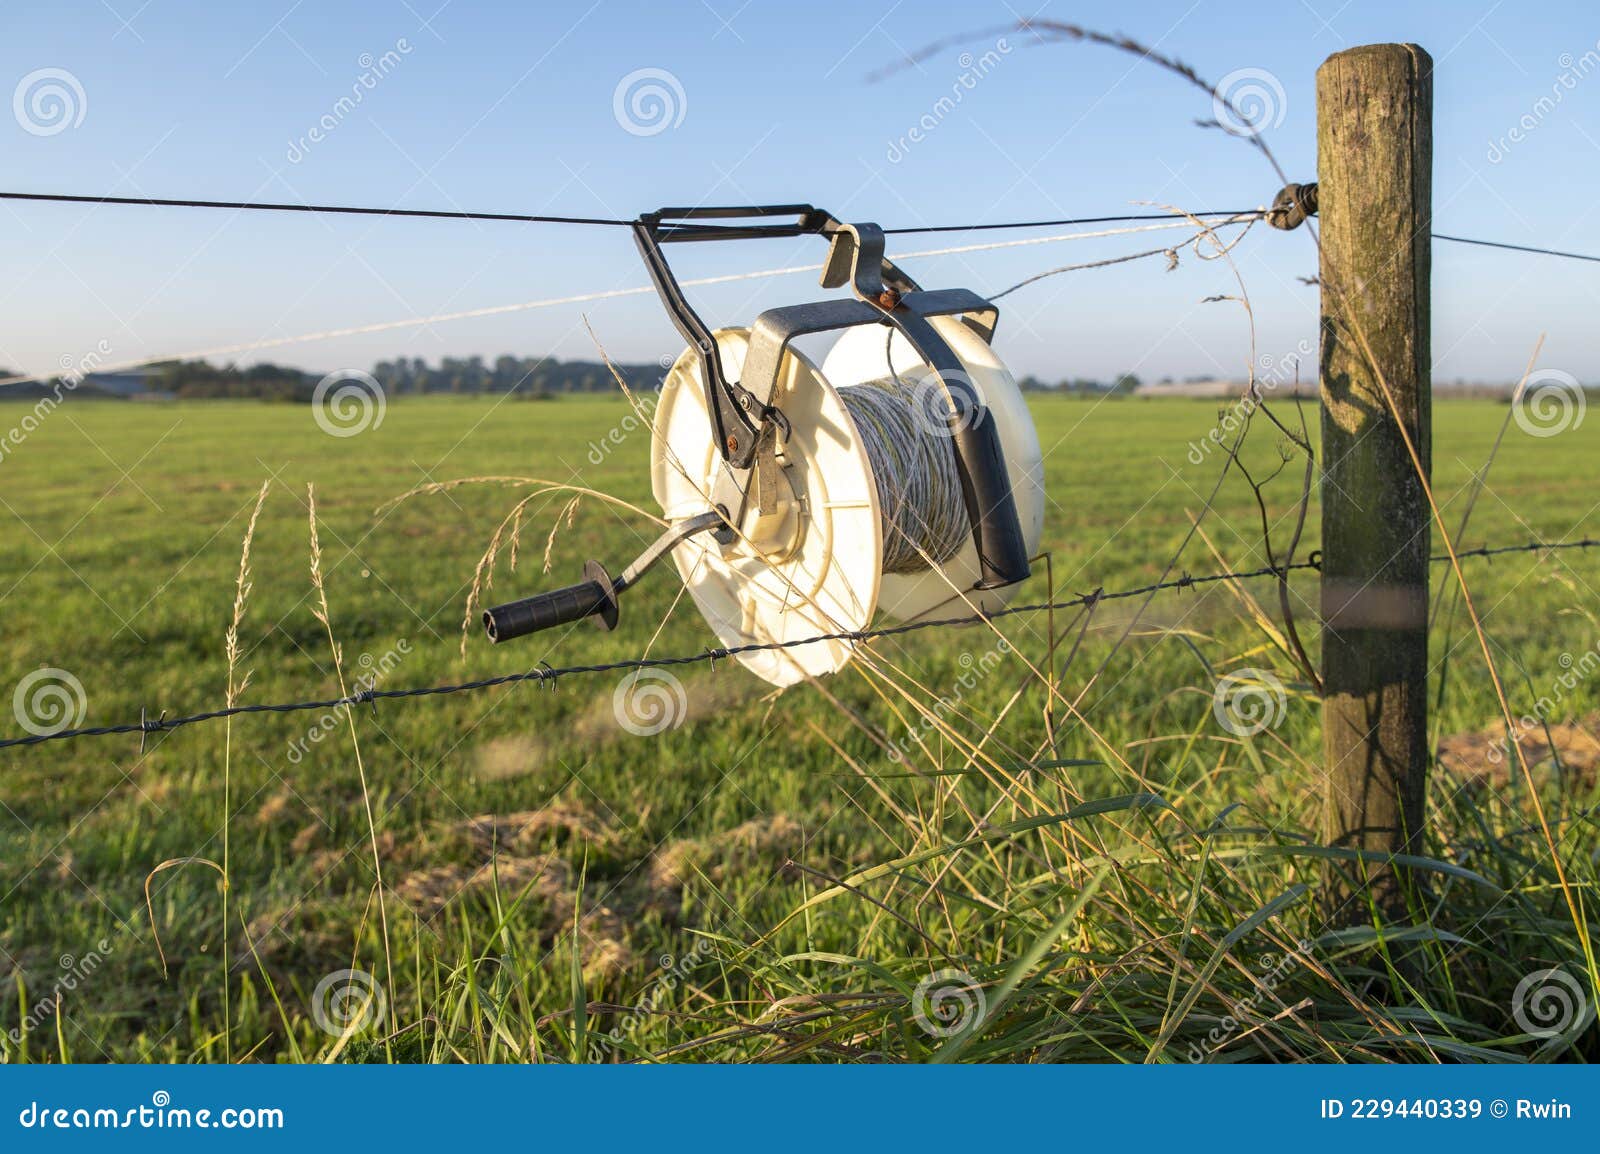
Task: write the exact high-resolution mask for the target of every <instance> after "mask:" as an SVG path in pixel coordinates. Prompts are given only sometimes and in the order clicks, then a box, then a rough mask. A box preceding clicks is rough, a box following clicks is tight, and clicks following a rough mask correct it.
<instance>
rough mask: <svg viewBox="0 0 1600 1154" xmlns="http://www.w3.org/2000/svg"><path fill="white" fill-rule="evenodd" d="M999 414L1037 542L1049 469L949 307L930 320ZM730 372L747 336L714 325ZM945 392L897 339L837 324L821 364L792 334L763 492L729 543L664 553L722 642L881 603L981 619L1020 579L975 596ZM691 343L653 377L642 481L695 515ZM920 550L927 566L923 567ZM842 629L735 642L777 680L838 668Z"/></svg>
mask: <svg viewBox="0 0 1600 1154" xmlns="http://www.w3.org/2000/svg"><path fill="white" fill-rule="evenodd" d="M931 323H932V324H933V325H934V327H935V328H936V329H937V330H938V331H939V334H940V336H941V337H943V338H944V340H945V341H946V342H947V343H948V345H949V347H950V348H951V350H952V351H953V352H954V353H955V355H956V357H957V359H958V360H959V361H960V363H961V367H962V370H963V373H964V374H965V375H966V377H967V378H968V381H969V382H970V384H971V386H972V388H973V390H974V391H975V392H976V393H977V395H978V396H979V398H980V399H981V400H982V401H983V403H984V405H985V410H986V411H985V416H984V419H986V420H993V421H995V422H996V428H997V432H998V435H999V438H1000V441H1001V445H1002V447H1003V450H1004V454H1005V460H1006V466H1007V469H1008V470H1009V474H1010V485H1011V489H1012V492H1013V495H1014V498H1015V501H1016V507H1017V513H1018V518H1019V521H1020V524H1021V529H1022V535H1023V539H1024V543H1025V544H1026V546H1027V548H1028V549H1029V550H1030V552H1036V551H1037V550H1038V546H1039V540H1040V538H1041V536H1042V533H1043V523H1044V466H1043V460H1042V455H1041V453H1040V451H1039V440H1038V436H1037V434H1036V433H1035V431H1034V427H1033V421H1032V418H1031V415H1030V414H1029V412H1028V409H1027V405H1026V403H1025V402H1024V401H1023V399H1022V395H1021V393H1020V391H1019V390H1018V389H1017V386H1016V383H1015V381H1014V380H1013V379H1012V377H1011V374H1010V372H1009V371H1008V370H1007V369H1006V367H1005V365H1004V364H1003V363H1002V362H1001V361H1000V359H999V358H998V357H997V356H996V355H995V353H994V351H993V350H992V349H991V348H990V347H989V344H988V342H987V341H986V340H985V339H984V338H983V337H982V336H980V335H978V334H977V333H976V332H975V331H974V330H973V329H972V328H970V327H969V326H967V325H966V324H964V323H963V322H962V321H961V320H960V319H958V318H956V317H935V318H933V319H932V322H931ZM713 339H714V341H715V343H716V346H717V352H718V355H719V356H720V357H721V359H722V364H723V366H724V368H725V371H726V372H727V373H728V374H729V376H730V377H732V378H733V379H738V378H739V375H740V374H741V372H742V371H743V366H744V361H745V356H746V354H747V352H748V350H749V341H750V336H749V330H746V329H723V330H721V331H719V332H716V333H715V334H713ZM944 403H945V402H944V400H943V391H942V386H940V385H939V383H938V380H937V378H936V377H934V375H933V374H932V370H931V369H929V368H928V367H927V366H926V365H925V364H923V363H922V361H921V359H920V357H918V355H917V354H916V353H915V350H913V349H912V348H911V347H910V345H909V343H908V342H906V341H905V340H904V339H903V338H901V337H900V336H899V335H898V334H896V335H894V336H892V337H890V339H889V340H888V341H885V339H884V329H883V327H881V326H877V325H862V326H857V327H854V328H850V329H845V330H844V331H842V332H841V333H840V335H839V337H838V339H837V341H836V342H835V343H834V345H833V347H832V349H831V350H830V351H829V352H828V354H827V356H826V358H825V359H824V364H823V367H821V368H819V367H818V366H817V365H816V364H815V363H814V362H813V361H812V360H811V359H810V358H809V357H807V356H806V355H805V354H804V353H802V352H800V351H799V350H798V349H796V348H794V347H793V346H792V345H791V346H790V347H789V348H788V349H787V350H786V351H785V352H784V355H783V359H782V362H781V366H780V370H779V373H778V380H777V383H776V386H775V389H774V392H773V396H772V404H773V406H774V407H775V408H777V409H779V410H781V411H782V412H783V413H784V414H785V416H786V417H787V419H788V421H789V424H790V430H789V433H788V435H787V436H786V437H783V438H780V439H778V440H777V442H776V443H775V444H774V445H773V447H772V452H771V454H770V455H769V456H767V457H765V458H764V459H762V460H758V462H757V466H756V475H757V482H756V483H755V484H754V485H753V486H752V491H753V492H754V491H759V492H760V493H761V494H762V496H761V499H759V500H752V501H751V503H750V507H749V508H748V509H747V510H746V513H745V515H744V517H743V518H742V520H741V523H740V524H739V526H738V539H737V540H736V541H734V542H732V543H730V544H726V545H722V544H718V543H717V542H716V541H714V540H713V539H712V538H711V537H710V535H705V534H703V535H699V536H695V537H691V538H689V539H688V540H685V541H683V542H681V543H679V544H678V545H677V546H676V547H674V549H673V552H672V558H673V562H674V564H675V565H676V566H677V568H678V572H679V574H680V576H681V577H682V578H683V582H684V585H685V587H686V588H687V590H688V592H689V595H690V597H691V599H692V600H693V601H694V603H695V605H696V607H697V608H698V609H699V610H700V612H701V615H702V616H704V617H705V619H706V621H707V623H708V624H709V625H710V626H711V628H712V630H713V631H714V632H715V633H716V635H717V638H718V640H719V641H720V643H721V644H722V645H723V646H725V647H727V648H729V649H737V648H738V647H739V646H742V645H749V644H765V643H771V642H786V641H800V640H803V639H808V638H814V637H816V636H818V635H819V634H841V633H842V634H849V633H853V632H857V631H861V630H864V629H867V628H868V627H869V626H870V625H871V624H872V622H873V619H874V618H875V616H876V615H877V614H879V613H880V612H881V613H883V614H885V615H886V616H889V617H892V618H894V619H896V620H899V621H905V622H909V621H914V620H916V619H918V618H921V617H933V616H964V615H967V614H970V613H972V612H974V611H981V612H985V613H991V612H994V611H996V610H998V609H999V608H1001V607H1002V606H1004V605H1005V604H1006V603H1007V602H1008V601H1010V600H1011V598H1012V597H1013V596H1014V595H1015V593H1016V591H1017V588H1018V586H1015V585H1011V586H1005V587H1001V588H995V589H984V590H978V589H975V588H974V586H975V585H977V584H978V582H979V580H980V576H981V566H980V564H979V559H978V554H977V547H976V545H975V543H974V540H973V536H972V527H971V524H970V521H969V518H968V514H967V512H966V507H965V504H964V498H963V495H962V490H961V484H960V478H959V474H958V473H957V471H956V468H955V462H954V455H953V442H952V441H951V439H950V434H949V431H948V430H947V429H946V428H945V427H944V426H943V424H942V422H943V419H944V418H943V410H942V408H941V407H940V406H942V405H943V404H944ZM710 430H711V422H710V420H709V417H708V414H707V409H706V401H705V389H704V381H703V378H702V370H701V366H700V359H699V356H698V354H697V350H695V349H693V348H686V349H685V350H684V351H683V353H682V354H681V355H680V356H679V357H678V360H677V362H676V363H675V364H674V365H673V367H672V369H671V370H670V372H669V373H668V375H667V378H666V380H665V381H664V382H663V385H662V391H661V395H660V401H659V402H658V404H657V406H656V410H655V418H654V429H653V436H652V439H651V488H652V491H653V493H654V495H655V498H656V500H657V502H658V503H659V504H660V506H661V509H662V514H663V516H664V517H665V519H666V520H667V521H669V522H671V523H673V524H679V523H681V522H683V521H684V520H685V519H687V518H689V517H692V516H695V515H697V514H700V513H703V511H704V510H705V509H706V508H707V506H708V501H709V495H710V493H711V492H712V490H713V487H714V485H715V482H716V478H717V475H718V472H719V470H720V468H721V454H720V451H719V447H718V446H717V445H716V444H715V443H714V442H713V440H712V436H711V432H710ZM930 561H931V562H932V563H931V564H930ZM855 650H856V643H854V642H852V641H851V640H850V639H849V638H848V637H845V638H830V639H829V640H824V641H815V642H808V643H806V644H801V645H796V646H794V647H792V648H788V649H779V650H762V651H758V652H750V653H736V654H735V657H736V659H737V660H738V661H739V662H740V663H741V664H743V665H744V666H745V667H746V668H748V669H749V670H750V671H751V672H752V673H754V674H756V675H757V676H758V677H761V678H762V679H764V680H766V681H768V682H771V683H772V684H774V685H778V686H787V685H792V684H795V683H797V682H800V681H804V680H806V679H808V678H811V677H821V676H824V675H826V674H829V673H833V672H837V671H838V670H839V669H841V668H843V667H844V666H845V665H846V664H847V663H848V662H849V661H850V659H851V657H852V656H853V655H854V653H855Z"/></svg>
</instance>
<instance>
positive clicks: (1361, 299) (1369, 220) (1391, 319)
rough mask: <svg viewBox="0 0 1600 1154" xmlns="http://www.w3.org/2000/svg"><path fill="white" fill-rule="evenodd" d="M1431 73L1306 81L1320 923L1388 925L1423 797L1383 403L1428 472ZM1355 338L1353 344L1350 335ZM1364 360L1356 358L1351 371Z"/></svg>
mask: <svg viewBox="0 0 1600 1154" xmlns="http://www.w3.org/2000/svg"><path fill="white" fill-rule="evenodd" d="M1432 74H1433V61H1432V58H1431V57H1429V55H1428V54H1427V53H1426V52H1424V51H1423V50H1422V49H1421V48H1419V47H1417V46H1416V45H1413V44H1377V45H1368V46H1365V47H1360V48H1352V49H1349V50H1348V51H1345V52H1340V53H1337V54H1335V55H1333V56H1330V57H1329V58H1328V59H1327V61H1326V62H1324V63H1323V65H1322V67H1321V68H1320V69H1318V71H1317V183H1318V215H1319V217H1320V220H1321V240H1322V264H1321V270H1320V273H1321V280H1322V354H1321V389H1322V455H1323V469H1322V616H1323V635H1322V669H1323V683H1324V695H1323V703H1322V719H1323V738H1322V750H1323V758H1324V766H1325V769H1326V772H1327V790H1326V804H1325V808H1324V825H1323V832H1324V835H1325V837H1326V841H1327V844H1329V845H1333V846H1343V847H1347V848H1351V849H1358V850H1363V851H1366V852H1368V853H1371V854H1374V855H1382V857H1380V858H1378V860H1369V861H1367V862H1357V863H1351V864H1341V865H1340V866H1338V867H1336V868H1330V870H1329V872H1328V877H1327V881H1328V885H1327V887H1326V890H1327V901H1328V905H1327V908H1326V911H1325V912H1326V914H1327V916H1328V917H1329V919H1330V921H1331V922H1332V923H1333V924H1334V925H1348V924H1352V923H1358V922H1365V921H1368V920H1369V919H1370V917H1371V912H1370V908H1369V899H1370V901H1371V902H1375V903H1376V904H1377V906H1378V907H1379V909H1380V911H1381V912H1382V913H1383V914H1384V915H1385V917H1386V918H1401V917H1403V916H1404V914H1405V907H1406V904H1407V899H1408V896H1409V893H1410V889H1411V885H1410V880H1409V878H1408V877H1407V871H1405V870H1403V869H1397V868H1396V867H1395V866H1394V865H1393V864H1392V863H1389V862H1387V861H1384V860H1382V858H1383V857H1387V856H1388V855H1392V854H1396V853H1413V852H1417V851H1418V850H1419V849H1420V846H1421V836H1422V823H1423V806H1424V799H1425V797H1426V789H1427V761H1428V745H1427V709H1428V693H1427V682H1428V554H1429V545H1430V537H1431V534H1430V524H1429V510H1428V500H1427V496H1426V494H1425V492H1424V488H1423V485H1422V483H1421V481H1420V480H1419V478H1418V477H1417V474H1416V469H1415V468H1414V466H1413V464H1412V461H1411V457H1410V455H1409V453H1408V452H1407V450H1406V445H1405V441H1404V439H1403V437H1402V436H1401V432H1400V426H1399V425H1398V424H1397V422H1396V420H1395V416H1394V414H1393V413H1392V412H1391V411H1390V408H1389V405H1388V403H1387V402H1386V401H1385V399H1384V394H1383V389H1382V387H1381V386H1380V385H1379V383H1378V380H1379V378H1378V376H1377V374H1379V373H1381V374H1382V380H1383V381H1384V382H1386V383H1387V385H1388V387H1389V390H1390V392H1391V393H1392V395H1393V397H1394V400H1395V402H1396V407H1397V408H1398V409H1399V415H1400V418H1401V420H1403V421H1404V422H1405V425H1406V427H1407V429H1408V431H1409V433H1410V435H1411V437H1412V438H1413V439H1414V443H1415V444H1416V446H1417V448H1418V451H1419V454H1420V455H1421V457H1422V459H1423V461H1424V463H1428V462H1430V461H1431V445H1430V441H1431V424H1432V421H1431V412H1430V409H1431V389H1432V386H1431V364H1432V355H1431V350H1430V341H1429V324H1430V315H1431V310H1430V304H1429V276H1430V269H1429V266H1430V262H1431V259H1432V255H1431V247H1430V243H1429V228H1430V225H1431V217H1432V167H1433V131H1432V126H1433V75H1432ZM1358 331H1359V334H1360V336H1359V338H1358V337H1357V335H1356V333H1357V332H1358ZM1369 352H1370V355H1369Z"/></svg>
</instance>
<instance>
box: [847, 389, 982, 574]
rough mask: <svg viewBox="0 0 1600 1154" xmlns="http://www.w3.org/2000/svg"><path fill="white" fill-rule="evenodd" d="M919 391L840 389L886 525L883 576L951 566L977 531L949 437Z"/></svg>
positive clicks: (923, 392) (925, 395) (924, 395)
mask: <svg viewBox="0 0 1600 1154" xmlns="http://www.w3.org/2000/svg"><path fill="white" fill-rule="evenodd" d="M926 397H927V390H922V391H921V392H919V391H918V390H916V389H913V388H912V387H911V386H910V385H907V384H906V383H905V382H903V381H899V380H886V381H870V382H868V383H866V384H862V385H851V386H849V387H847V388H842V389H840V390H839V398H840V399H841V400H842V401H844V407H845V409H846V410H847V411H848V412H849V414H850V417H851V419H852V420H853V421H854V422H855V425H856V432H857V433H858V434H859V435H860V437H861V442H862V447H863V448H864V449H865V450H866V454H867V460H868V461H869V462H870V463H871V466H872V479H873V482H874V483H875V485H876V486H877V490H878V506H879V510H878V511H879V515H880V517H881V518H882V520H883V571H884V572H885V573H917V572H921V571H923V570H926V569H929V568H931V567H932V566H934V565H938V564H940V563H941V562H944V561H948V560H949V559H950V558H951V557H953V556H955V554H956V552H957V551H958V550H959V549H960V548H961V543H962V542H963V541H965V540H966V539H967V538H968V537H969V536H970V535H971V533H972V524H971V522H970V521H969V520H968V519H967V506H966V502H965V500H964V499H963V498H962V495H961V474H960V472H959V471H958V470H957V468H956V458H955V452H954V450H953V448H952V447H951V444H950V438H949V436H948V435H947V434H945V433H944V431H943V430H942V429H939V431H937V432H936V431H935V428H936V426H934V424H933V422H934V420H936V419H937V416H936V415H935V414H933V413H931V412H930V411H929V410H928V408H927V404H926Z"/></svg>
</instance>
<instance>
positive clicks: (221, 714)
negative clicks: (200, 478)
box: [0, 538, 1600, 749]
mask: <svg viewBox="0 0 1600 1154" xmlns="http://www.w3.org/2000/svg"><path fill="white" fill-rule="evenodd" d="M1596 548H1600V540H1595V539H1590V538H1584V539H1583V540H1581V541H1554V542H1547V541H1529V542H1526V543H1523V544H1517V545H1485V546H1481V547H1479V548H1476V549H1463V550H1459V551H1457V553H1456V557H1457V559H1459V560H1466V559H1468V558H1492V557H1500V556H1504V555H1506V554H1510V553H1544V552H1551V553H1553V552H1558V551H1561V550H1567V549H1596ZM1430 560H1431V561H1432V562H1433V563H1434V564H1441V563H1444V562H1447V561H1449V560H1450V558H1449V556H1447V555H1440V556H1435V557H1433V558H1431V559H1430ZM1321 568H1322V562H1321V559H1320V554H1319V553H1318V552H1313V553H1312V554H1311V555H1310V556H1309V557H1308V558H1307V559H1306V560H1304V561H1297V562H1294V563H1293V564H1289V565H1264V566H1262V567H1260V568H1258V569H1246V570H1239V571H1235V572H1227V573H1209V574H1205V575H1202V576H1199V577H1195V576H1191V575H1189V574H1187V573H1185V574H1184V575H1183V576H1181V577H1178V578H1176V579H1174V580H1169V581H1156V582H1153V583H1151V584H1149V585H1141V586H1139V587H1138V588H1134V589H1121V590H1117V591H1114V592H1109V593H1108V592H1106V591H1105V589H1104V588H1097V589H1095V590H1094V591H1093V592H1092V593H1084V594H1080V595H1078V596H1076V597H1072V598H1069V599H1067V600H1065V601H1046V602H1040V603H1036V604H1029V605H1008V606H1006V607H1005V608H1003V609H1000V610H997V611H996V612H994V613H989V614H981V613H973V614H968V615H966V616H961V617H943V618H935V619H928V620H921V621H909V622H906V623H904V624H901V625H887V626H883V627H880V628H877V629H858V630H852V631H849V632H841V633H819V634H816V635H814V636H811V637H798V638H795V639H793V640H790V641H767V642H752V643H751V644H748V645H736V646H731V647H724V648H717V649H707V650H704V651H702V652H700V653H686V654H679V655H677V656H673V657H638V658H631V659H629V660H627V661H607V662H601V663H598V664H593V665H565V666H551V665H540V666H539V667H537V668H535V669H529V670H526V671H525V672H522V673H506V674H502V675H500V676H497V677H483V678H479V679H477V680H474V681H464V682H459V683H456V684H451V685H426V686H419V687H416V688H412V689H367V690H363V691H362V692H360V693H353V694H350V695H349V696H347V697H334V698H327V699H323V700H314V701H290V702H277V703H273V704H261V705H234V706H230V707H227V708H224V709H212V710H207V711H205V712H203V713H194V714H190V715H188V716H185V717H167V716H166V715H165V714H164V713H163V714H162V715H161V716H159V717H158V718H156V719H154V720H151V719H150V718H148V717H146V718H142V719H141V720H139V721H136V722H127V723H125V724H122V725H97V726H88V727H84V728H78V729H60V730H56V731H54V732H46V733H37V734H32V735H30V736H28V737H10V738H6V739H4V740H0V749H9V748H13V747H16V746H24V745H42V744H44V743H45V742H49V741H66V740H71V739H75V738H81V737H107V736H112V735H116V734H127V733H138V734H141V735H148V734H151V733H164V732H166V731H168V730H173V729H180V728H182V727H183V726H186V725H196V724H199V723H201V722H206V721H216V720H219V719H221V718H225V717H237V716H239V715H241V714H246V713H301V712H305V711H308V710H319V709H320V710H326V709H348V708H353V707H355V706H357V705H371V706H373V707H374V708H376V706H377V703H378V702H379V701H392V700H400V699H406V700H409V699H413V698H420V697H440V696H444V695H447V694H455V693H473V692H477V691H479V690H483V689H491V688H493V687H495V686H497V685H515V684H518V683H521V682H526V681H532V682H536V683H539V684H541V685H542V684H544V683H546V682H548V683H550V684H551V685H554V684H556V683H557V682H558V681H559V680H560V679H561V678H563V677H575V676H579V675H583V674H594V673H614V672H617V671H619V670H620V671H627V672H638V671H639V670H642V669H660V668H665V667H673V666H683V665H700V664H709V665H710V666H711V667H712V668H713V669H715V668H716V663H717V662H718V661H722V660H725V659H728V658H732V657H737V656H739V655H740V654H742V653H761V652H766V651H773V650H782V649H794V648H797V647H799V646H802V645H815V644H818V643H820V642H824V641H849V642H853V643H856V644H862V643H865V642H868V641H874V640H877V639H879V638H883V637H899V636H902V635H904V634H907V633H917V632H921V631H922V630H924V629H949V628H955V627H957V626H962V625H978V624H985V623H989V622H993V621H996V620H999V619H1001V618H1004V617H1012V616H1016V615H1017V614H1021V613H1043V612H1048V611H1050V610H1055V609H1084V608H1093V607H1094V606H1097V605H1100V604H1101V603H1103V602H1106V601H1121V600H1125V599H1127V598H1131V597H1144V596H1148V595H1149V594H1152V593H1159V592H1166V591H1170V590H1182V589H1193V588H1196V587H1198V586H1202V585H1212V584H1216V583H1217V582H1221V581H1246V580H1254V579H1257V578H1262V577H1274V578H1278V579H1280V580H1282V579H1283V578H1285V577H1287V576H1288V575H1289V574H1290V573H1295V572H1302V571H1305V570H1319V571H1320V570H1321ZM141 740H142V737H141Z"/></svg>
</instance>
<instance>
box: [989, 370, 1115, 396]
mask: <svg viewBox="0 0 1600 1154" xmlns="http://www.w3.org/2000/svg"><path fill="white" fill-rule="evenodd" d="M1139 384H1140V381H1139V378H1138V377H1136V376H1134V375H1133V374H1132V373H1121V374H1119V375H1118V376H1117V377H1115V378H1114V379H1113V380H1111V381H1109V382H1107V381H1096V380H1092V379H1090V378H1088V377H1063V378H1062V379H1061V380H1059V381H1057V382H1056V383H1055V384H1053V385H1052V384H1050V383H1049V382H1047V381H1042V380H1040V379H1039V378H1038V377H1036V376H1033V375H1032V374H1029V375H1028V376H1026V377H1023V378H1022V380H1020V381H1018V382H1017V385H1018V387H1020V388H1021V389H1022V391H1023V392H1025V393H1077V394H1084V393H1087V394H1091V395H1094V396H1105V395H1106V394H1114V395H1125V394H1128V393H1132V392H1133V391H1134V390H1136V389H1137V388H1138V387H1139Z"/></svg>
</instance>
